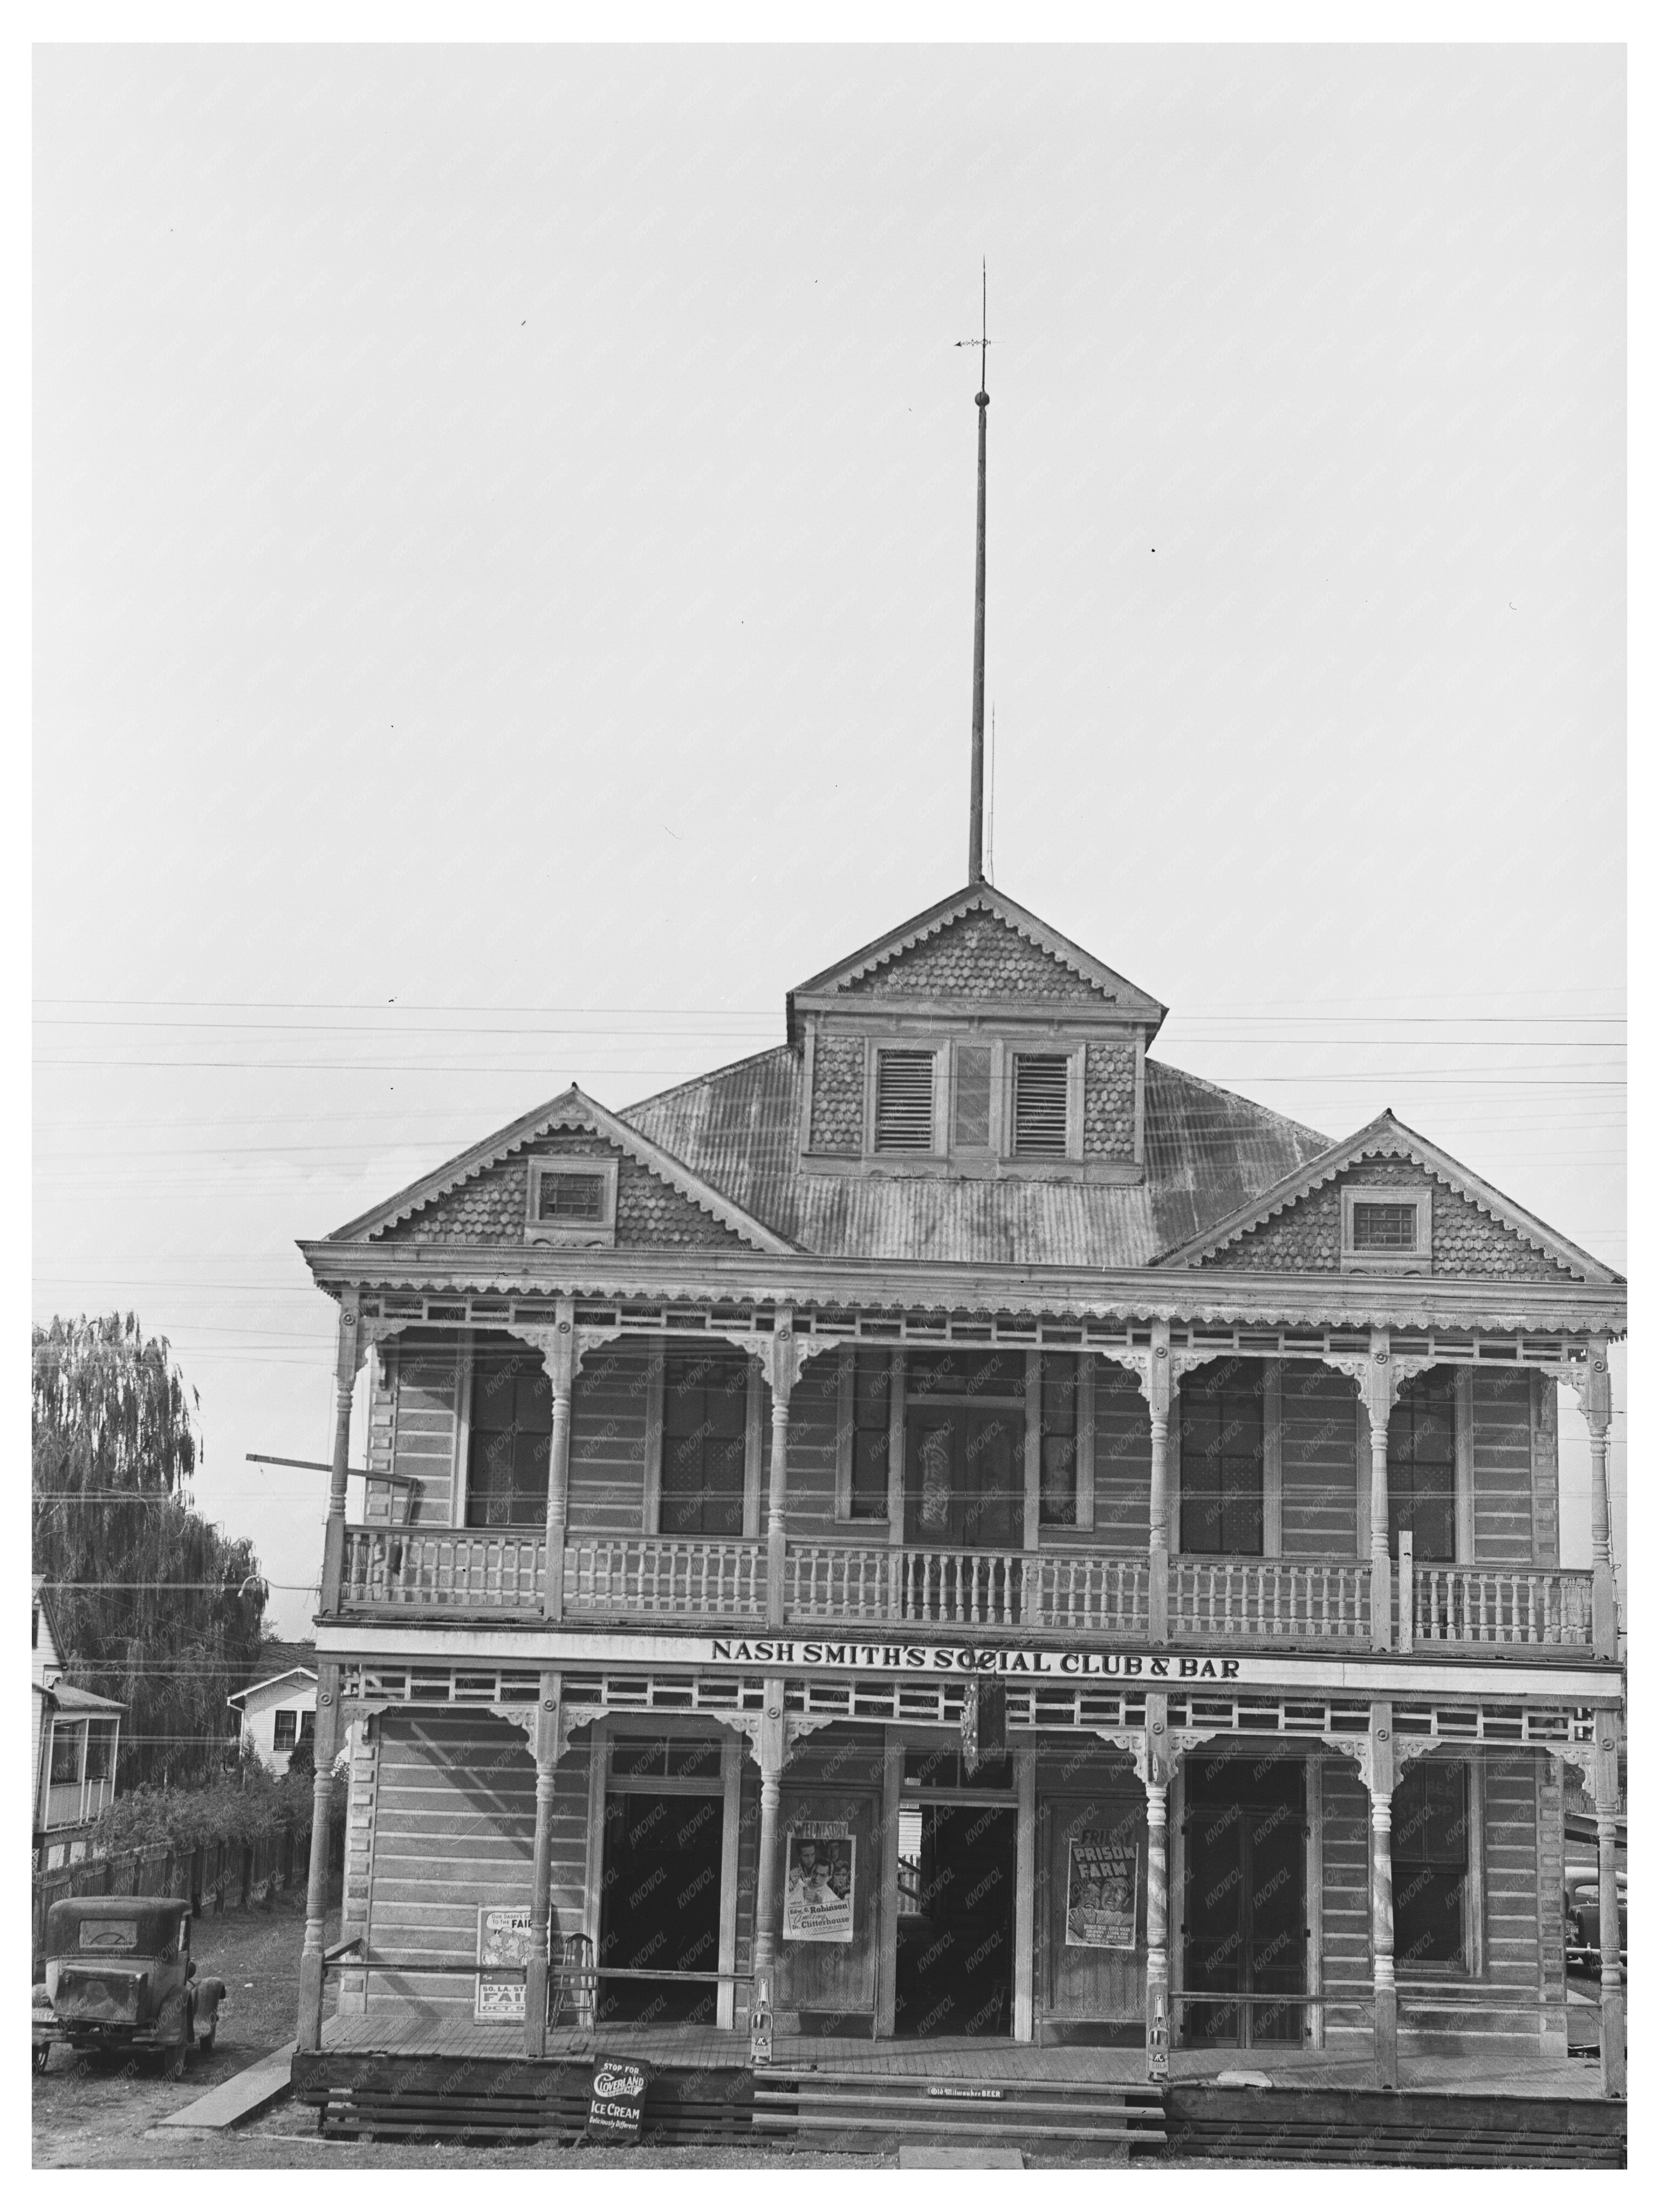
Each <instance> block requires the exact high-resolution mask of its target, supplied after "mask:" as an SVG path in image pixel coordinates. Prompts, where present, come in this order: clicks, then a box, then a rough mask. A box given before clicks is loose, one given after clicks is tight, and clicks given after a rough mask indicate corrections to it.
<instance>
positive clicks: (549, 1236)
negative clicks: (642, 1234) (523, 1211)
mask: <svg viewBox="0 0 1659 2212" xmlns="http://www.w3.org/2000/svg"><path fill="white" fill-rule="evenodd" d="M525 1236H526V1239H527V1240H528V1242H529V1243H532V1244H564V1245H576V1246H581V1245H588V1246H593V1245H606V1246H608V1245H612V1244H614V1243H616V1241H617V1163H616V1161H615V1160H614V1159H611V1160H605V1159H583V1158H568V1159H545V1158H537V1159H532V1161H531V1163H530V1207H529V1218H528V1220H527V1221H526V1225H525Z"/></svg>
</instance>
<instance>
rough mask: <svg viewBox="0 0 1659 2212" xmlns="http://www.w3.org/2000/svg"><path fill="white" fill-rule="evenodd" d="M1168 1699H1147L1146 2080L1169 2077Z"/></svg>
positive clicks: (1155, 1694) (1158, 1695)
mask: <svg viewBox="0 0 1659 2212" xmlns="http://www.w3.org/2000/svg"><path fill="white" fill-rule="evenodd" d="M1168 1709H1169V1699H1168V1697H1167V1696H1166V1695H1165V1694H1164V1692H1163V1691H1161V1690H1154V1691H1151V1692H1148V1694H1147V1699H1146V2079H1147V2080H1148V2081H1168V2080H1169V2078H1170V1761H1169V1752H1168V1749H1167V1746H1168V1743H1169V1729H1168V1726H1167V1724H1166V1721H1167V1714H1168Z"/></svg>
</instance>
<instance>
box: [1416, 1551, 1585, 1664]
mask: <svg viewBox="0 0 1659 2212" xmlns="http://www.w3.org/2000/svg"><path fill="white" fill-rule="evenodd" d="M1591 1580H1592V1577H1591V1576H1590V1574H1589V1571H1588V1570H1579V1569H1573V1568H1563V1567H1548V1568H1541V1567H1453V1566H1428V1565H1423V1564H1422V1563H1421V1562H1419V1563H1418V1564H1417V1565H1414V1566H1413V1567H1412V1568H1411V1570H1410V1571H1409V1574H1408V1576H1407V1577H1406V1586H1405V1589H1403V1590H1402V1592H1401V1615H1402V1617H1403V1618H1402V1622H1401V1626H1402V1628H1403V1626H1404V1620H1409V1621H1410V1624H1411V1634H1410V1641H1409V1642H1407V1640H1406V1638H1405V1637H1404V1635H1403V1634H1402V1636H1401V1646H1402V1648H1403V1649H1405V1650H1427V1649H1430V1648H1433V1649H1436V1650H1439V1649H1442V1648H1446V1649H1449V1648H1453V1647H1457V1646H1461V1647H1463V1648H1465V1649H1468V1648H1472V1647H1473V1648H1478V1649H1480V1650H1483V1651H1484V1650H1489V1649H1490V1648H1492V1646H1494V1645H1500V1646H1508V1645H1512V1644H1524V1645H1526V1646H1528V1650H1533V1649H1534V1648H1536V1647H1538V1646H1548V1645H1551V1644H1557V1645H1559V1644H1565V1645H1568V1646H1570V1647H1571V1649H1572V1650H1574V1651H1576V1652H1583V1651H1584V1650H1587V1649H1588V1648H1589V1645H1590V1644H1591V1641H1592V1636H1591V1621H1590V1585H1591Z"/></svg>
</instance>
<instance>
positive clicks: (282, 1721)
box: [270, 1708, 295, 1751]
mask: <svg viewBox="0 0 1659 2212" xmlns="http://www.w3.org/2000/svg"><path fill="white" fill-rule="evenodd" d="M272 1720H273V1723H274V1725H273V1727H272V1729H271V1735H270V1741H271V1743H272V1744H273V1746H274V1747H276V1750H278V1751H292V1750H293V1748H294V1729H295V1715H294V1714H293V1712H292V1711H289V1710H288V1709H286V1708H284V1710H283V1711H281V1712H279V1713H276V1714H274V1715H273V1716H272Z"/></svg>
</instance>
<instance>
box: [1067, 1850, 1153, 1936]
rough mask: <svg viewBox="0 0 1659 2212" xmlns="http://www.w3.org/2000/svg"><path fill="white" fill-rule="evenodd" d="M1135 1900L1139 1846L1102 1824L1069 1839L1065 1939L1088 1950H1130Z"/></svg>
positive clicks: (1138, 1872) (1138, 1892)
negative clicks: (1103, 1826)
mask: <svg viewBox="0 0 1659 2212" xmlns="http://www.w3.org/2000/svg"><path fill="white" fill-rule="evenodd" d="M1139 1902H1140V1846H1139V1844H1137V1843H1134V1842H1133V1841H1130V1842H1128V1843H1125V1842H1124V1841H1123V1840H1122V1839H1121V1838H1120V1837H1118V1836H1115V1835H1114V1834H1112V1833H1111V1832H1110V1831H1109V1830H1108V1829H1105V1828H1085V1829H1082V1830H1081V1831H1080V1832H1079V1833H1078V1834H1077V1835H1075V1836H1073V1838H1072V1839H1071V1851H1070V1857H1069V1861H1068V1864H1067V1869H1066V1942H1067V1943H1068V1944H1072V1945H1074V1946H1076V1947H1079V1948H1082V1949H1085V1950H1089V1951H1133V1949H1134V1948H1135V1914H1136V1910H1137V1908H1138V1906H1139Z"/></svg>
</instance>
